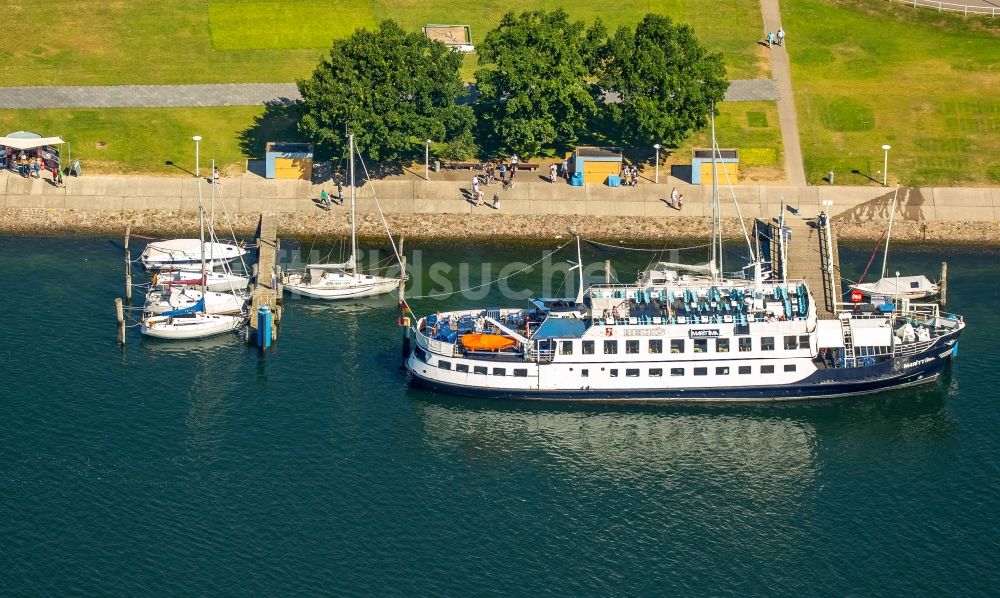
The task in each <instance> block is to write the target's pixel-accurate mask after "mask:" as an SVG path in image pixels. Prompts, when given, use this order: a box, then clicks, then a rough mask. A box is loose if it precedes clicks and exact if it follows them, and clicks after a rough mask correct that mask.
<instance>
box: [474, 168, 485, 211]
mask: <svg viewBox="0 0 1000 598" xmlns="http://www.w3.org/2000/svg"><path fill="white" fill-rule="evenodd" d="M472 199H474V200H475V202H476V205H477V206H480V205H483V195H482V193H480V192H479V175H475V174H474V175H472Z"/></svg>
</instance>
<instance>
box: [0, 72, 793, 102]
mask: <svg viewBox="0 0 1000 598" xmlns="http://www.w3.org/2000/svg"><path fill="white" fill-rule="evenodd" d="M300 99H302V96H300V95H299V90H298V89H297V88H296V87H295V84H294V83H223V84H214V85H111V86H92V87H0V109H20V108H179V107H183V106H257V105H260V104H263V103H265V102H273V101H279V102H290V101H295V100H300ZM776 99H778V86H777V83H776V82H775V81H772V80H770V79H742V80H736V81H732V82H731V83H730V85H729V91H727V92H726V101H727V102H749V101H755V100H776Z"/></svg>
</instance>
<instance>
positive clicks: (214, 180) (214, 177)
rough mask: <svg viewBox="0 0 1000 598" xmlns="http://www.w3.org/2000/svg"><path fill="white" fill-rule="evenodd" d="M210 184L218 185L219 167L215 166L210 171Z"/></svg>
mask: <svg viewBox="0 0 1000 598" xmlns="http://www.w3.org/2000/svg"><path fill="white" fill-rule="evenodd" d="M212 184H214V185H218V184H219V169H218V168H216V169H215V170H214V171H213V172H212Z"/></svg>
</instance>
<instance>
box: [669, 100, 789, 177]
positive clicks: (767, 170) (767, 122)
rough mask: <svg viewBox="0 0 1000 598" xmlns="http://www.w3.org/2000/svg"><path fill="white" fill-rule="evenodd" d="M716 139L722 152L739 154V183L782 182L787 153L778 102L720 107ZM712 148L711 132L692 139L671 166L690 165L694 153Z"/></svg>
mask: <svg viewBox="0 0 1000 598" xmlns="http://www.w3.org/2000/svg"><path fill="white" fill-rule="evenodd" d="M715 137H716V139H717V140H718V142H719V147H720V148H722V149H728V148H738V149H739V150H740V182H749V181H768V180H775V179H780V178H783V176H784V160H785V158H784V152H783V149H782V148H783V146H782V144H781V127H780V126H779V125H778V105H777V103H776V102H727V103H722V104H719V115H718V116H717V117H716V119H715ZM709 147H711V131H710V130H709V129H706V130H704V131H700V132H698V133H695V134H694V135H691V137H690V138H689V139H687V140H686V141H685V142H684V144H683V145H682V146H681V147H679V148H678V149H677V150H676V151H675V152H673V154H672V155H671V156H670V157H669V158H668V159H667V162H668V163H669V164H687V165H690V164H691V150H692V149H694V148H709Z"/></svg>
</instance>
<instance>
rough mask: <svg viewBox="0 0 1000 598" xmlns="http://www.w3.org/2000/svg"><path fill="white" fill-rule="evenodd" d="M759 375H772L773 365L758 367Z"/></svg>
mask: <svg viewBox="0 0 1000 598" xmlns="http://www.w3.org/2000/svg"><path fill="white" fill-rule="evenodd" d="M760 373H761V374H773V373H774V366H773V365H762V366H760Z"/></svg>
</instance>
